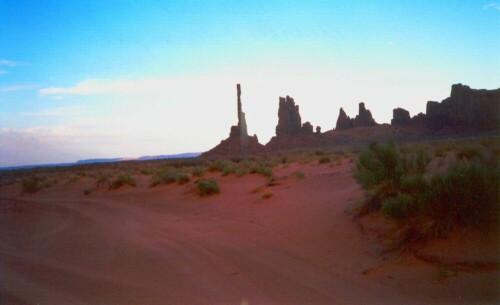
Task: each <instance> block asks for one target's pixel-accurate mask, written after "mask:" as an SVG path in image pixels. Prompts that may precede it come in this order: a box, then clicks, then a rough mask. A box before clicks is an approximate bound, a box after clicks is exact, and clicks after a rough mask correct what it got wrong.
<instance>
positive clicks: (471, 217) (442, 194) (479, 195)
mask: <svg viewBox="0 0 500 305" xmlns="http://www.w3.org/2000/svg"><path fill="white" fill-rule="evenodd" d="M499 183H500V181H499V171H498V167H491V166H487V165H485V164H482V163H480V162H477V161H476V162H461V163H458V164H456V165H454V166H451V167H450V168H449V169H448V170H447V171H446V172H444V173H439V174H436V175H435V176H433V177H432V179H431V183H430V186H429V190H428V192H427V200H428V206H427V209H428V213H429V214H430V215H431V216H432V217H433V218H434V219H435V220H436V221H437V225H438V229H440V230H441V231H442V230H444V231H447V230H449V229H451V228H453V227H456V226H473V227H477V228H488V227H491V226H492V225H494V224H496V223H497V222H498V216H499V212H500V207H499V200H498V199H499V198H498V186H499Z"/></svg>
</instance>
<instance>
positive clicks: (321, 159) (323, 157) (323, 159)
mask: <svg viewBox="0 0 500 305" xmlns="http://www.w3.org/2000/svg"><path fill="white" fill-rule="evenodd" d="M318 162H319V163H320V164H324V163H328V162H330V157H329V156H322V157H321V158H319V161H318Z"/></svg>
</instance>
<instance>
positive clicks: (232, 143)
mask: <svg viewBox="0 0 500 305" xmlns="http://www.w3.org/2000/svg"><path fill="white" fill-rule="evenodd" d="M236 92H237V106H238V107H237V111H238V112H237V116H238V124H237V125H234V126H231V129H230V132H229V138H227V139H225V140H222V141H221V142H220V144H219V145H217V146H216V147H214V148H212V149H211V150H209V151H207V152H205V153H204V154H203V155H204V156H217V155H241V154H247V153H256V152H261V151H262V150H263V148H264V145H262V144H260V143H259V140H258V139H257V136H256V135H253V136H252V137H250V136H248V132H247V123H246V118H245V113H244V112H243V107H242V104H241V86H240V84H237V85H236Z"/></svg>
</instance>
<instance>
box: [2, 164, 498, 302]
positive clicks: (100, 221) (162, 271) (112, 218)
mask: <svg viewBox="0 0 500 305" xmlns="http://www.w3.org/2000/svg"><path fill="white" fill-rule="evenodd" d="M351 166H352V164H351V163H349V162H348V161H347V160H344V161H343V163H342V164H340V165H333V164H321V165H320V164H308V165H298V164H293V165H291V166H289V167H287V168H284V167H281V168H277V169H275V175H276V176H277V177H278V180H277V183H278V184H277V185H275V186H272V187H270V186H265V183H266V181H267V179H266V178H264V177H261V176H257V175H246V176H244V177H241V178H238V177H235V176H233V175H229V176H226V177H221V176H219V175H217V174H215V176H216V177H217V179H218V181H219V184H220V186H221V194H219V195H215V196H210V197H204V198H199V197H198V196H197V195H196V194H195V192H194V190H193V184H192V183H189V184H187V185H183V186H179V185H167V186H160V187H155V188H148V186H147V184H148V183H147V177H144V176H142V177H138V179H139V180H138V182H139V183H138V186H137V187H125V188H121V189H119V190H116V191H109V190H107V189H106V188H104V187H101V188H99V189H98V190H97V191H95V192H93V193H92V194H91V195H89V196H84V195H83V189H85V187H87V186H88V185H91V184H92V183H94V182H93V181H92V180H90V179H89V180H85V179H82V180H80V181H78V182H75V183H63V182H60V183H58V184H56V185H55V186H53V187H51V188H49V189H44V190H42V191H40V192H38V193H35V194H22V193H21V189H20V187H19V186H18V185H12V186H6V187H2V188H1V189H0V240H1V243H0V274H1V276H0V303H1V304H478V303H479V304H481V303H495V301H498V300H499V295H498V288H499V286H498V278H499V277H498V276H499V273H498V271H493V272H468V273H464V272H458V273H457V274H453V275H452V276H449V277H447V278H446V279H444V280H440V278H439V276H436V272H437V271H436V270H438V269H437V267H436V266H433V265H431V264H428V263H425V262H422V261H420V260H418V259H416V258H414V257H413V256H411V255H405V254H400V253H385V252H384V251H383V249H382V247H381V243H380V242H379V241H377V240H376V239H375V238H373V236H370V235H368V234H366V233H363V232H362V231H361V230H360V229H359V227H358V226H357V224H356V223H355V222H354V221H353V220H352V218H353V212H352V210H353V208H354V207H355V206H356V204H358V203H359V202H361V201H362V200H363V198H364V197H363V196H364V195H363V191H362V190H361V189H360V187H359V186H358V185H357V184H356V182H355V181H354V180H353V178H352V175H351ZM297 169H300V170H302V171H303V172H304V173H305V178H304V179H298V178H296V177H294V175H293V174H292V173H293V172H294V171H296V170H297ZM208 175H211V174H208ZM258 187H261V189H260V190H259V191H255V189H256V188H258ZM252 190H254V191H252ZM267 193H272V196H271V195H269V196H270V198H267V199H265V198H263V194H267ZM438 271H439V270H438ZM438 275H439V274H438Z"/></svg>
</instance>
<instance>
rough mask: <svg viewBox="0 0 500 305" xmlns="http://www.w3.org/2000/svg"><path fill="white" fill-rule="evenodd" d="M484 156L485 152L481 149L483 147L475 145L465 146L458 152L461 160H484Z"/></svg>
mask: <svg viewBox="0 0 500 305" xmlns="http://www.w3.org/2000/svg"><path fill="white" fill-rule="evenodd" d="M484 157H485V156H484V153H483V149H481V147H478V146H473V145H467V146H465V147H462V148H461V149H460V150H459V151H458V152H457V158H458V159H459V160H469V161H472V160H474V159H478V160H483V158H484Z"/></svg>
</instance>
